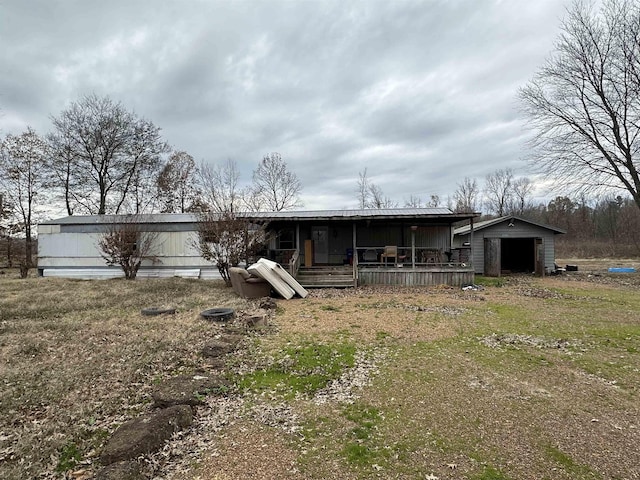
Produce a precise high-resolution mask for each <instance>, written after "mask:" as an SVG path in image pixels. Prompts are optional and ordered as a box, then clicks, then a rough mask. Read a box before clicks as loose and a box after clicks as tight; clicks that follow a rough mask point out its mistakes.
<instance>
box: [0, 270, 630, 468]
mask: <svg viewBox="0 0 640 480" xmlns="http://www.w3.org/2000/svg"><path fill="white" fill-rule="evenodd" d="M630 262H631V261H629V262H624V265H621V266H636V268H637V267H638V266H639V265H638V264H637V262H636V263H635V264H632V263H630ZM558 263H559V264H561V265H563V264H565V263H569V264H577V265H579V271H578V272H577V273H572V274H567V275H562V276H558V277H547V278H543V279H538V278H533V277H511V278H506V279H499V280H495V279H483V278H478V280H477V283H478V284H479V285H480V287H479V289H477V290H468V291H463V290H461V289H458V288H448V287H438V288H431V289H418V288H416V289H397V288H361V289H355V290H317V291H313V292H312V295H311V296H310V297H309V298H307V299H304V300H301V299H296V300H292V301H284V300H281V301H278V308H277V310H276V312H275V314H274V316H273V318H272V322H271V326H270V327H267V328H262V329H258V330H254V331H252V332H250V333H249V334H248V335H246V336H245V338H244V340H243V341H242V343H241V348H240V349H239V350H237V351H236V352H235V353H232V354H230V355H229V357H228V358H227V362H226V365H227V366H226V369H225V372H226V375H227V376H228V378H229V379H230V380H231V381H232V383H233V385H234V387H233V388H232V389H231V390H230V391H229V392H228V393H227V394H225V395H209V396H207V397H206V398H205V399H204V403H203V404H202V405H201V406H198V407H196V409H195V417H194V424H193V425H192V427H191V428H190V429H188V430H185V431H183V432H180V433H178V434H175V435H174V437H173V439H172V440H171V441H170V442H168V443H167V444H166V445H165V447H164V448H163V449H162V450H160V451H158V452H156V453H153V454H149V455H144V456H141V457H140V458H138V459H137V462H138V463H139V464H140V465H141V467H142V468H141V472H142V473H141V478H163V479H167V480H169V479H193V480H196V479H200V480H209V479H225V480H226V479H274V478H283V479H287V478H290V479H331V478H335V479H346V478H349V479H351V478H394V479H396V478H398V479H431V480H433V479H454V478H456V479H457V478H467V479H484V480H489V479H540V478H549V479H594V478H595V479H603V480H604V479H638V478H640V467H639V465H640V453H638V449H637V445H638V444H639V443H640V421H639V420H638V419H639V418H640V401H639V398H638V396H639V394H640V294H639V293H638V288H639V287H640V274H638V273H636V274H608V273H607V272H606V268H608V261H602V262H595V261H593V262H584V261H580V260H575V259H568V260H561V261H559V262H558ZM619 263H620V261H619V260H616V264H615V265H611V266H619V265H618V264H619ZM150 306H172V307H175V308H177V313H176V314H175V315H170V316H158V317H145V316H142V315H140V309H142V308H145V307H150ZM213 306H225V307H231V308H235V309H238V310H243V309H246V310H251V309H254V308H255V307H256V305H255V304H253V303H250V302H246V301H244V300H241V299H238V298H236V297H234V296H233V294H232V292H230V290H228V289H226V288H224V287H222V286H220V285H219V284H214V283H211V282H200V281H188V280H178V279H171V280H158V281H144V282H125V281H122V280H114V281H103V282H80V281H64V280H53V279H28V280H26V281H22V280H19V279H17V278H14V277H13V276H12V275H11V274H6V275H4V276H0V381H2V391H1V392H0V478H7V479H22V478H69V479H71V478H74V479H88V478H92V477H93V475H94V474H95V473H96V472H97V471H98V470H99V468H100V464H99V460H98V457H99V454H100V451H101V449H102V448H103V447H104V444H105V442H106V441H107V439H108V437H109V436H110V435H111V434H112V433H113V431H114V430H115V429H116V428H117V427H118V426H119V425H121V424H122V423H123V422H125V421H126V420H129V419H131V418H134V417H135V416H137V415H139V414H141V413H145V412H148V411H150V410H151V400H150V394H151V392H152V390H153V388H154V386H155V385H157V384H158V383H159V382H161V381H163V380H165V379H168V378H172V377H174V376H176V375H180V374H183V375H184V374H186V375H195V374H198V375H206V374H207V373H208V372H210V369H211V368H213V367H212V366H211V364H210V363H208V361H207V359H206V358H204V357H203V356H202V348H203V345H204V344H205V343H206V341H207V340H208V339H210V338H213V337H215V336H216V335H217V334H218V333H219V332H220V329H222V328H224V327H223V326H220V325H214V324H211V323H210V322H206V321H203V320H201V319H200V318H199V316H198V313H199V312H200V311H202V310H204V309H205V308H209V307H213Z"/></svg>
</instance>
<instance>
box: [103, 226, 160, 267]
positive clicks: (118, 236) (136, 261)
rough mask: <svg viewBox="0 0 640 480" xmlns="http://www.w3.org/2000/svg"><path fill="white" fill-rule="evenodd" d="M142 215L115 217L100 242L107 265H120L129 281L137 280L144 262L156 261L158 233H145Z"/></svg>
mask: <svg viewBox="0 0 640 480" xmlns="http://www.w3.org/2000/svg"><path fill="white" fill-rule="evenodd" d="M142 225H143V223H142V217H141V216H140V215H126V216H114V217H113V220H112V222H111V223H109V224H108V225H107V231H106V232H105V233H104V234H103V235H102V237H101V238H100V241H99V242H98V247H99V248H100V251H101V252H102V253H101V255H102V258H104V260H105V261H106V262H107V265H118V266H120V267H121V268H122V271H123V272H124V277H125V278H126V279H127V280H135V278H136V276H137V275H138V270H139V269H140V265H141V264H142V261H143V260H145V259H149V260H155V259H156V256H155V255H154V249H155V244H156V242H157V238H158V232H153V231H143V227H142Z"/></svg>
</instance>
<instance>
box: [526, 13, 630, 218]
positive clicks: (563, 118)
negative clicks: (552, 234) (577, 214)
mask: <svg viewBox="0 0 640 480" xmlns="http://www.w3.org/2000/svg"><path fill="white" fill-rule="evenodd" d="M639 38H640V2H638V1H637V0H604V2H603V4H602V8H601V10H600V11H599V12H597V11H595V10H594V8H593V7H592V6H591V5H589V4H588V3H585V2H575V3H574V4H573V6H572V7H571V8H570V9H569V10H568V13H567V17H566V18H565V20H564V21H563V23H562V26H561V33H560V36H559V37H558V39H557V41H556V45H555V51H554V53H553V55H552V56H551V57H550V58H549V59H548V60H547V62H546V64H545V65H544V66H543V67H542V68H541V69H540V71H539V72H538V73H537V75H536V77H535V78H534V79H533V80H532V81H531V82H530V83H529V84H528V85H527V86H525V87H524V88H523V89H521V90H520V94H519V96H520V99H521V101H522V105H523V109H524V113H525V115H526V116H527V117H528V119H529V121H530V126H531V128H532V129H533V130H534V131H535V132H536V136H535V137H534V139H533V141H532V146H533V148H534V155H533V157H532V159H531V161H532V163H533V165H534V166H535V167H537V168H538V169H539V170H540V171H542V172H544V173H546V174H548V175H549V176H550V177H552V178H555V179H556V180H557V181H560V182H562V185H563V186H564V187H565V188H566V187H567V186H571V187H572V188H574V189H581V190H583V191H591V192H594V191H595V192H597V191H599V190H603V189H604V190H606V189H610V188H618V189H619V188H623V189H626V190H627V191H628V192H629V193H630V194H631V196H632V198H633V200H634V202H635V204H636V205H637V206H638V208H640V172H639V167H640V161H639V160H638V153H637V152H638V151H639V150H640V41H638V39H639Z"/></svg>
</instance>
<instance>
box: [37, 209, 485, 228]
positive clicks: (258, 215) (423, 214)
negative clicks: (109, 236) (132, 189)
mask: <svg viewBox="0 0 640 480" xmlns="http://www.w3.org/2000/svg"><path fill="white" fill-rule="evenodd" d="M237 215H238V216H239V217H244V218H248V219H251V220H258V221H260V220H263V221H275V220H280V221H303V220H358V219H403V218H404V219H410V218H412V219H420V218H424V219H426V218H443V219H450V220H454V221H457V220H464V219H469V218H473V217H477V216H478V215H479V214H478V213H474V212H471V213H453V212H452V211H451V210H449V209H448V208H384V209H363V210H287V211H282V212H239V213H238V214H237ZM127 217H134V216H129V215H72V216H69V217H63V218H57V219H53V220H48V221H46V222H42V225H99V224H106V223H117V222H118V221H122V220H123V219H124V218H127ZM137 221H139V222H140V223H193V222H197V221H198V216H197V215H196V214H192V213H151V214H141V215H137Z"/></svg>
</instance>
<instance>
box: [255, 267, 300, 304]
mask: <svg viewBox="0 0 640 480" xmlns="http://www.w3.org/2000/svg"><path fill="white" fill-rule="evenodd" d="M260 260H262V259H260ZM247 272H249V273H251V274H252V275H255V276H257V277H260V278H264V279H265V280H266V281H267V282H269V283H270V284H271V286H272V287H273V288H274V289H275V291H276V292H278V293H279V294H280V295H282V297H283V298H285V299H286V300H289V299H290V298H292V297H293V296H294V295H295V294H296V292H295V291H294V290H293V288H291V287H290V286H289V285H288V284H287V282H285V281H284V280H283V279H282V277H281V276H280V275H278V274H277V273H276V272H275V270H274V269H273V268H271V267H270V266H269V265H266V264H264V263H260V261H258V263H254V264H253V265H251V266H249V267H247Z"/></svg>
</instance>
